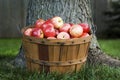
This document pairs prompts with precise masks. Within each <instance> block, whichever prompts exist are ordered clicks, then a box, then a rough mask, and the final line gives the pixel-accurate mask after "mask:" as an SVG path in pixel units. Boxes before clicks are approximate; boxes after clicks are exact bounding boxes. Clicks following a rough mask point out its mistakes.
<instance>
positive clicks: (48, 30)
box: [43, 25, 56, 37]
mask: <svg viewBox="0 0 120 80" xmlns="http://www.w3.org/2000/svg"><path fill="white" fill-rule="evenodd" d="M43 32H44V35H45V37H55V36H56V33H55V29H54V26H53V25H47V27H45V28H44V29H43Z"/></svg>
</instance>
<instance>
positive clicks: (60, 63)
mask: <svg viewBox="0 0 120 80" xmlns="http://www.w3.org/2000/svg"><path fill="white" fill-rule="evenodd" d="M26 59H27V60H28V61H30V62H32V63H35V64H39V65H46V66H69V65H75V64H80V63H84V62H85V61H86V57H85V58H84V59H77V60H68V61H44V60H34V59H32V58H29V57H26Z"/></svg>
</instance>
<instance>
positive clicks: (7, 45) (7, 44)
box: [0, 38, 21, 57]
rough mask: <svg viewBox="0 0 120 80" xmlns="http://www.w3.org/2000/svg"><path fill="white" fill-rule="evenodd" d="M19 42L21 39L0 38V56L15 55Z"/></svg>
mask: <svg viewBox="0 0 120 80" xmlns="http://www.w3.org/2000/svg"><path fill="white" fill-rule="evenodd" d="M20 44H21V39H17V38H16V39H11V38H10V39H8V38H7V39H0V57H1V56H2V57H5V56H11V57H12V56H15V55H16V54H17V53H18V51H19V47H20Z"/></svg>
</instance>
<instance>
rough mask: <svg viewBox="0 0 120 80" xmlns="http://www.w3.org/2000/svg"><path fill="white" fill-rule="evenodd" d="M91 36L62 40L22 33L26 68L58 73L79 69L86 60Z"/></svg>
mask: <svg viewBox="0 0 120 80" xmlns="http://www.w3.org/2000/svg"><path fill="white" fill-rule="evenodd" d="M25 29H26V28H23V31H24V30H25ZM91 37H92V36H88V37H85V38H73V39H66V40H63V39H45V38H43V39H38V38H35V37H30V36H25V35H23V49H24V52H25V58H26V63H27V69H28V70H30V71H38V72H41V71H43V70H44V71H45V72H58V73H66V72H73V71H79V70H80V69H81V67H82V65H83V64H84V63H85V62H86V59H87V56H88V49H89V44H90V41H91Z"/></svg>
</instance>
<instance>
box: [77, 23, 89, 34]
mask: <svg viewBox="0 0 120 80" xmlns="http://www.w3.org/2000/svg"><path fill="white" fill-rule="evenodd" d="M79 25H80V26H82V28H83V32H85V33H89V32H90V26H89V25H88V24H87V23H80V24H79Z"/></svg>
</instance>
